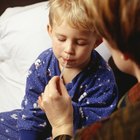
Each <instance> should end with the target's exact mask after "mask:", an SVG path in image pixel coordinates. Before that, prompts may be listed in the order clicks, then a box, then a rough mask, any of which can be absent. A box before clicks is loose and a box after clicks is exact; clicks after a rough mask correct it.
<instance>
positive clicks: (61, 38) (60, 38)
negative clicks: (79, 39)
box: [57, 37, 66, 41]
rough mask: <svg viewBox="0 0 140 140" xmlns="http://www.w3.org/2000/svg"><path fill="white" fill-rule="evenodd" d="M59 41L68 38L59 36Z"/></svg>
mask: <svg viewBox="0 0 140 140" xmlns="http://www.w3.org/2000/svg"><path fill="white" fill-rule="evenodd" d="M57 39H58V40H59V41H65V40H66V38H64V37H58V38H57Z"/></svg>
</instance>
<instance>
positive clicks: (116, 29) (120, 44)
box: [38, 0, 140, 140]
mask: <svg viewBox="0 0 140 140" xmlns="http://www.w3.org/2000/svg"><path fill="white" fill-rule="evenodd" d="M83 1H84V2H85V6H87V9H89V13H90V12H91V14H93V17H96V18H97V19H96V20H95V21H94V20H93V22H94V23H95V26H96V27H97V30H98V31H99V33H100V35H101V36H102V37H103V38H104V41H105V42H106V45H107V46H108V48H109V49H110V51H111V54H112V57H113V59H114V62H115V64H116V65H117V66H118V68H119V69H120V70H121V71H123V72H126V73H128V74H131V75H133V76H134V77H136V78H137V81H138V83H136V84H135V85H134V86H133V87H132V88H131V89H130V90H129V91H128V92H127V94H126V95H125V98H124V100H123V102H121V103H123V105H124V106H123V108H119V109H118V110H117V111H116V112H115V113H113V114H112V115H111V116H110V118H108V119H106V120H103V121H99V122H96V123H93V124H92V125H89V126H88V127H85V128H83V129H81V130H79V131H77V133H76V135H75V136H74V138H73V139H74V140H139V139H140V57H139V56H140V47H139V46H140V26H139V25H140V14H139V13H140V1H139V0H129V1H128V0H114V1H113V0H91V1H89V0H83ZM112 7H113V8H112ZM130 9H131V10H130ZM93 19H94V18H93ZM59 79H60V78H59V77H58V76H56V77H53V78H52V79H51V80H50V82H49V84H48V85H47V87H46V90H45V93H44V95H43V96H42V98H39V101H38V103H39V105H40V107H41V108H42V109H43V110H44V111H45V112H46V115H47V117H48V120H49V121H50V124H51V125H52V128H53V138H54V140H62V139H63V140H70V139H71V136H73V133H72V130H73V122H72V117H73V116H72V115H71V114H73V110H72V107H71V106H72V105H71V100H70V99H69V95H68V94H67V92H66V90H65V87H64V85H63V82H62V81H61V80H59ZM58 81H59V82H58ZM126 82H127V81H126ZM56 83H59V86H56ZM124 84H125V83H124ZM50 87H51V88H50ZM58 89H61V92H60V91H59V90H58ZM54 91H55V92H54ZM47 93H48V94H49V93H51V95H52V96H48V94H47ZM60 93H61V94H60ZM42 101H43V102H42ZM60 103H61V104H62V105H63V106H58V107H57V105H58V104H60ZM52 105H53V108H55V110H53V112H52V107H51V106H52ZM64 110H66V111H64ZM60 113H61V114H60ZM59 114H60V115H59ZM52 115H53V117H52ZM55 116H57V117H55ZM68 116H69V117H68Z"/></svg>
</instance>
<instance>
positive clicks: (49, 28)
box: [47, 24, 52, 35]
mask: <svg viewBox="0 0 140 140" xmlns="http://www.w3.org/2000/svg"><path fill="white" fill-rule="evenodd" d="M47 31H48V33H49V35H51V33H52V27H51V25H50V24H48V25H47Z"/></svg>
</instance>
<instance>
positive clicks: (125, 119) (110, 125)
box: [74, 102, 140, 140]
mask: <svg viewBox="0 0 140 140" xmlns="http://www.w3.org/2000/svg"><path fill="white" fill-rule="evenodd" d="M139 109H140V102H139V103H137V104H135V105H131V106H127V107H125V108H123V109H119V110H118V111H116V112H114V113H113V114H112V115H111V116H110V118H109V119H107V120H105V121H103V122H102V121H100V122H97V123H94V124H92V125H90V126H88V127H85V128H83V129H81V130H79V132H78V131H77V133H76V135H75V137H74V140H91V139H92V140H101V139H102V140H113V139H116V140H119V139H123V140H130V139H131V140H134V139H135V140H136V139H140V133H139V132H140V121H139V118H140V111H139Z"/></svg>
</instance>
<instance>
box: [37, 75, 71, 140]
mask: <svg viewBox="0 0 140 140" xmlns="http://www.w3.org/2000/svg"><path fill="white" fill-rule="evenodd" d="M38 104H39V107H40V108H41V109H42V110H43V111H44V112H45V113H46V115H47V118H48V120H49V122H50V124H51V126H52V134H53V138H54V137H56V136H58V135H61V134H66V135H70V136H72V134H73V107H72V103H71V98H70V96H69V95H68V92H67V90H66V88H65V86H64V84H63V81H62V80H61V79H60V78H59V77H58V76H55V77H53V78H52V79H51V80H50V81H49V83H48V85H47V86H46V87H45V90H44V93H43V94H42V96H40V97H39V98H38Z"/></svg>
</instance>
